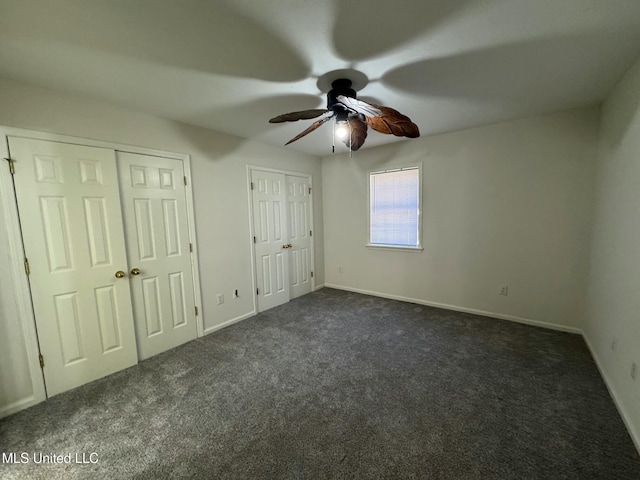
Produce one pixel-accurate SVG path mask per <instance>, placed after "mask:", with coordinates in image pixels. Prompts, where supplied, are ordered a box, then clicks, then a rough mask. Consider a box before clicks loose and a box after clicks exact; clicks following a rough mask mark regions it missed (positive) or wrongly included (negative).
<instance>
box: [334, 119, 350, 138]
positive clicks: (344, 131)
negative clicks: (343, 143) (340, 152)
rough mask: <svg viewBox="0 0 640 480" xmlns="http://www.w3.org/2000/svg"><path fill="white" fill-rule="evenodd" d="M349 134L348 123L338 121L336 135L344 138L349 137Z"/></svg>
mask: <svg viewBox="0 0 640 480" xmlns="http://www.w3.org/2000/svg"><path fill="white" fill-rule="evenodd" d="M347 135H349V125H348V124H347V123H337V124H336V137H338V138H339V139H340V140H342V139H343V138H347Z"/></svg>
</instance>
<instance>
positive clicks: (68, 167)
mask: <svg viewBox="0 0 640 480" xmlns="http://www.w3.org/2000/svg"><path fill="white" fill-rule="evenodd" d="M9 148H10V152H11V157H12V159H13V160H14V162H15V175H14V182H15V187H16V198H17V203H18V211H19V214H20V223H21V229H22V235H23V240H24V248H25V256H26V258H27V260H28V264H29V269H30V274H29V284H30V287H31V296H32V300H33V309H34V314H35V321H36V328H37V333H38V342H39V346H40V353H41V355H42V358H43V359H44V367H43V372H44V378H45V384H46V388H47V395H48V396H49V397H50V396H52V395H56V394H57V393H60V392H63V391H65V390H68V389H70V388H74V387H77V386H79V385H82V384H84V383H87V382H90V381H92V380H95V379H97V378H100V377H103V376H106V375H109V374H111V373H114V372H116V371H119V370H122V369H124V368H127V367H129V366H131V365H134V364H135V363H137V361H138V359H139V358H140V359H144V358H147V357H149V356H151V355H155V354H157V353H160V352H162V351H165V350H168V349H170V348H173V347H175V346H177V345H180V344H182V343H185V342H187V341H189V340H192V339H194V338H196V337H197V327H196V317H195V300H194V296H195V295H194V284H193V274H192V264H191V252H190V240H189V233H188V232H189V228H188V214H187V207H186V197H185V186H184V181H183V178H184V173H183V165H182V161H181V160H178V159H168V158H160V157H153V156H147V155H134V154H129V153H121V152H115V151H114V150H112V149H108V148H98V147H88V146H82V145H73V144H67V143H60V142H51V141H44V140H34V139H26V138H18V137H10V138H9Z"/></svg>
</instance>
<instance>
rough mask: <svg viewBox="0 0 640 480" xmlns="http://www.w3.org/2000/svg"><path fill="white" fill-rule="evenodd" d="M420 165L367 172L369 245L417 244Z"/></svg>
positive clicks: (399, 245)
mask: <svg viewBox="0 0 640 480" xmlns="http://www.w3.org/2000/svg"><path fill="white" fill-rule="evenodd" d="M420 172H421V168H420V165H414V166H411V167H404V168H395V169H389V170H381V171H377V172H371V173H370V174H369V246H376V247H394V248H414V249H421V245H420V224H421V221H420V202H421V200H420V197H421V195H420Z"/></svg>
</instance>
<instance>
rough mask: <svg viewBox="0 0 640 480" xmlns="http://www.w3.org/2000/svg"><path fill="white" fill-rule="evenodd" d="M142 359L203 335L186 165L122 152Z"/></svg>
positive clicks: (129, 254) (120, 168) (123, 193)
mask: <svg viewBox="0 0 640 480" xmlns="http://www.w3.org/2000/svg"><path fill="white" fill-rule="evenodd" d="M117 156H118V172H119V176H120V192H121V197H122V206H123V212H124V219H125V235H126V239H127V242H126V243H127V257H128V259H129V267H130V271H129V275H130V282H131V294H132V297H133V310H134V318H135V325H136V338H137V344H138V355H139V357H140V359H141V360H143V359H145V358H149V357H151V356H153V355H156V354H158V353H160V352H164V351H165V350H169V349H171V348H173V347H176V346H178V345H181V344H183V343H185V342H188V341H189V340H193V339H194V338H196V337H197V335H198V330H197V326H196V314H195V293H194V284H193V272H192V264H191V260H192V258H191V251H190V241H189V223H188V214H187V202H186V196H185V195H186V189H185V185H184V181H183V179H184V168H183V164H182V160H178V159H173V158H162V157H154V156H149V155H140V154H133V153H124V152H118V153H117Z"/></svg>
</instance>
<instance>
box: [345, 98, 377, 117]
mask: <svg viewBox="0 0 640 480" xmlns="http://www.w3.org/2000/svg"><path fill="white" fill-rule="evenodd" d="M336 100H338V102H339V103H341V104H342V105H344V106H345V107H347V108H348V109H349V110H353V111H354V112H357V113H361V114H362V115H364V116H367V117H377V116H379V115H381V114H382V111H381V110H380V109H379V108H378V107H376V106H374V105H371V104H370V103H367V102H363V101H362V100H358V99H357V98H352V97H345V96H344V95H338V96H337V97H336Z"/></svg>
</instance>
